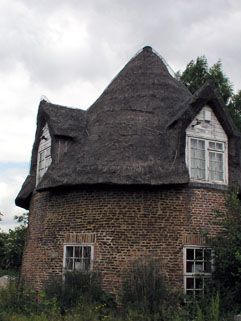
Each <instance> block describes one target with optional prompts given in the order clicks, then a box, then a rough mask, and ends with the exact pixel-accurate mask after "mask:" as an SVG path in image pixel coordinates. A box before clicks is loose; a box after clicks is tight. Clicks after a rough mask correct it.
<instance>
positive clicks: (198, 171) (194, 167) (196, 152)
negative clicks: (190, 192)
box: [191, 138, 206, 179]
mask: <svg viewBox="0 0 241 321" xmlns="http://www.w3.org/2000/svg"><path fill="white" fill-rule="evenodd" d="M205 168H206V164H205V141H204V140H200V139H193V138H192V139H191V177H192V178H197V179H205Z"/></svg>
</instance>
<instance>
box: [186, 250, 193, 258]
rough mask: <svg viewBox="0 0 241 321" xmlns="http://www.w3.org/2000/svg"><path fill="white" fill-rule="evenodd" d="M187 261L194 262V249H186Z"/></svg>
mask: <svg viewBox="0 0 241 321" xmlns="http://www.w3.org/2000/svg"><path fill="white" fill-rule="evenodd" d="M186 251H187V260H194V249H186Z"/></svg>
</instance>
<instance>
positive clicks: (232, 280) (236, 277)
mask: <svg viewBox="0 0 241 321" xmlns="http://www.w3.org/2000/svg"><path fill="white" fill-rule="evenodd" d="M226 206H227V211H228V212H227V213H223V212H220V211H218V212H217V214H216V218H215V224H217V225H218V226H219V227H220V228H221V232H220V233H218V234H217V235H216V236H215V237H214V238H210V239H209V240H208V242H209V244H210V245H211V246H212V248H213V249H214V253H215V271H214V273H213V285H214V286H215V288H216V289H218V290H219V291H220V295H221V300H222V307H223V308H224V309H227V308H228V307H229V309H230V307H232V308H233V309H235V307H237V308H238V309H240V308H241V296H240V293H241V202H240V200H239V198H238V193H237V190H230V191H229V192H228V193H227V195H226Z"/></svg>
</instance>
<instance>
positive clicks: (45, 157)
mask: <svg viewBox="0 0 241 321" xmlns="http://www.w3.org/2000/svg"><path fill="white" fill-rule="evenodd" d="M51 162H52V158H51V136H50V133H49V129H48V125H47V124H46V125H45V126H44V128H43V130H42V135H41V136H40V142H39V148H38V159H37V179H36V182H37V184H38V183H39V182H40V180H41V178H42V177H43V176H44V174H45V173H46V171H47V169H48V167H49V166H50V164H51Z"/></svg>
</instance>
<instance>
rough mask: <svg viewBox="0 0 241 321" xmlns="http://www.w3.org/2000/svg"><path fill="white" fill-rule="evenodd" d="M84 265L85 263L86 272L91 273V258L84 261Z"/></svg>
mask: <svg viewBox="0 0 241 321" xmlns="http://www.w3.org/2000/svg"><path fill="white" fill-rule="evenodd" d="M83 263H84V267H83V269H84V271H89V270H90V258H87V259H84V261H83Z"/></svg>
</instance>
